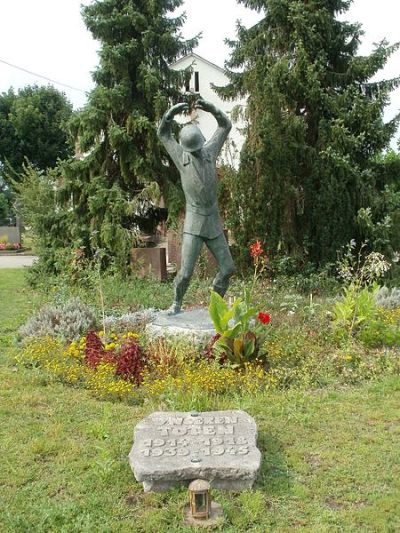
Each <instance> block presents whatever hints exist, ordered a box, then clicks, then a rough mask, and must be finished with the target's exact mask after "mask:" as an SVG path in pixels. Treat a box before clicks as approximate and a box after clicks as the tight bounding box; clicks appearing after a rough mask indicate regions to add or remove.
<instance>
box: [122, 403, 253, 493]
mask: <svg viewBox="0 0 400 533" xmlns="http://www.w3.org/2000/svg"><path fill="white" fill-rule="evenodd" d="M256 440H257V426H256V423H255V421H254V419H253V418H252V417H251V416H250V415H248V414H247V413H246V412H244V411H239V410H230V411H209V412H202V413H187V412H161V411H160V412H155V413H152V414H151V415H149V416H148V417H147V418H144V419H143V420H142V421H141V422H139V423H138V424H137V425H136V427H135V430H134V443H133V447H132V449H131V452H130V454H129V462H130V465H131V468H132V470H133V473H134V475H135V478H136V479H137V481H140V482H142V483H143V488H144V491H145V492H149V491H154V492H161V491H164V490H168V489H170V488H172V487H174V486H176V485H177V484H179V483H184V484H189V483H190V481H192V480H194V479H206V480H207V481H209V482H210V484H211V486H212V487H215V488H218V489H226V490H244V489H247V488H250V487H251V486H252V485H253V483H254V480H255V478H256V475H257V472H258V470H259V468H260V462H261V453H260V451H259V450H258V448H257V443H256Z"/></svg>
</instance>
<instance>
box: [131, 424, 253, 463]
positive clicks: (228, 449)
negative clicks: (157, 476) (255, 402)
mask: <svg viewBox="0 0 400 533" xmlns="http://www.w3.org/2000/svg"><path fill="white" fill-rule="evenodd" d="M153 423H154V425H155V427H152V428H151V429H152V430H153V431H154V430H155V431H156V432H157V433H158V435H159V437H158V438H149V439H145V440H143V441H142V442H141V446H140V448H141V449H140V453H141V455H142V456H144V457H160V458H162V457H165V458H167V457H174V456H178V457H179V456H181V457H183V456H186V455H189V454H191V453H195V454H198V455H202V456H213V455H214V456H218V455H225V454H230V455H247V454H248V453H249V451H250V449H249V444H251V442H249V439H248V438H247V437H244V436H237V437H235V436H234V435H235V426H236V425H237V424H238V417H237V416H199V415H197V414H195V415H194V414H191V415H190V416H186V417H178V416H174V417H171V416H169V417H161V418H159V419H155V420H153ZM162 437H164V438H162ZM173 437H184V438H173ZM203 437H205V438H203Z"/></svg>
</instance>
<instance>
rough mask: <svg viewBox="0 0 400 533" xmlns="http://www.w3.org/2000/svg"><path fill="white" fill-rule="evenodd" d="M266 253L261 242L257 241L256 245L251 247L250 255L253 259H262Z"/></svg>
mask: <svg viewBox="0 0 400 533" xmlns="http://www.w3.org/2000/svg"><path fill="white" fill-rule="evenodd" d="M263 253H264V250H263V248H262V245H261V242H260V241H256V242H255V243H254V244H252V245H251V246H250V255H251V257H253V258H256V257H260V255H262V254H263Z"/></svg>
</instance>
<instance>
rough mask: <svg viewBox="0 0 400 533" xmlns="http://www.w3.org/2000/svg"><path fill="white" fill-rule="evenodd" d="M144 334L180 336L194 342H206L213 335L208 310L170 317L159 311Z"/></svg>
mask: <svg viewBox="0 0 400 533" xmlns="http://www.w3.org/2000/svg"><path fill="white" fill-rule="evenodd" d="M146 332H147V333H148V334H149V335H151V336H153V337H160V336H163V337H168V336H172V335H180V336H186V337H190V338H192V339H193V340H195V341H202V340H205V341H208V340H209V339H211V337H212V336H213V335H215V329H214V325H213V323H212V320H211V318H210V315H209V313H208V309H204V308H201V309H192V310H191V311H183V312H182V313H178V314H177V315H172V316H169V315H167V312H166V311H161V312H160V313H158V315H157V316H156V318H155V320H153V321H152V323H151V324H148V325H147V326H146Z"/></svg>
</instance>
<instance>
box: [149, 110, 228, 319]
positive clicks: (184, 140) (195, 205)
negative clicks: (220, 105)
mask: <svg viewBox="0 0 400 533" xmlns="http://www.w3.org/2000/svg"><path fill="white" fill-rule="evenodd" d="M195 107H196V108H197V109H202V110H203V111H207V112H209V113H211V114H212V115H214V117H215V119H216V121H217V123H218V128H217V130H216V131H215V133H214V135H213V136H212V138H211V139H210V140H209V141H208V142H207V143H206V142H205V138H204V136H203V134H202V132H201V131H200V129H199V128H198V127H197V126H196V125H195V124H193V123H189V124H187V125H186V126H184V127H183V128H182V130H181V132H180V144H179V143H178V142H177V141H176V140H175V138H174V137H173V135H172V130H171V124H172V120H173V118H174V116H175V115H177V114H179V113H182V112H183V111H188V109H189V106H188V104H186V103H181V104H176V105H175V106H173V107H172V108H171V109H170V110H169V111H167V112H166V113H165V115H164V116H163V118H162V121H161V124H160V127H159V129H158V135H159V137H160V139H161V141H162V143H163V145H164V146H165V148H166V150H167V152H168V153H169V155H170V156H171V159H172V161H173V162H174V164H175V165H176V167H177V168H178V170H179V172H180V175H181V181H182V188H183V191H184V193H185V198H186V215H185V222H184V226H183V240H182V265H181V269H180V271H179V273H178V275H177V276H176V278H175V281H174V291H175V294H174V301H173V304H172V306H171V307H170V309H169V311H168V313H169V314H171V315H173V314H177V313H179V312H180V310H181V306H182V300H183V297H184V295H185V292H186V290H187V288H188V286H189V283H190V279H191V277H192V274H193V271H194V267H195V265H196V261H197V259H198V257H199V254H200V251H201V247H202V245H203V242H204V243H205V244H206V246H207V247H208V249H209V250H210V251H211V253H212V254H213V256H214V257H215V259H216V261H217V263H218V267H219V271H218V273H217V275H216V277H215V279H214V281H213V289H214V290H215V291H216V292H218V293H219V294H220V295H221V296H223V295H224V294H225V292H226V291H227V289H228V285H229V278H230V276H231V275H232V274H233V272H234V270H235V266H234V264H233V260H232V256H231V253H230V250H229V246H228V243H227V242H226V239H225V235H224V233H223V230H222V224H221V219H220V215H219V211H218V202H217V171H216V161H217V157H218V155H219V153H220V151H221V148H222V146H223V144H224V142H225V139H226V138H227V136H228V134H229V132H230V130H231V127H232V124H231V121H230V120H229V118H228V117H227V116H226V115H225V113H223V112H222V111H220V110H219V109H217V108H216V107H215V105H214V104H212V103H210V102H206V101H205V100H202V99H200V100H198V101H197V102H196V106H195Z"/></svg>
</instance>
